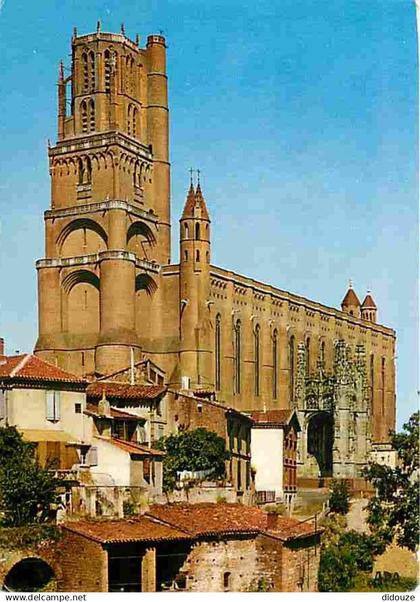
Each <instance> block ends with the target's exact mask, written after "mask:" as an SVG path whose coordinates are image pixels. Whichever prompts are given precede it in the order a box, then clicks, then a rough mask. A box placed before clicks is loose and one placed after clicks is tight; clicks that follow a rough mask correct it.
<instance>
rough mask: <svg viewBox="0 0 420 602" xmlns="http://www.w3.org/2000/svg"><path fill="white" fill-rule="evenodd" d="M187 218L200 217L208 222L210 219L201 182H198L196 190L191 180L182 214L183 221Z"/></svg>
mask: <svg viewBox="0 0 420 602" xmlns="http://www.w3.org/2000/svg"><path fill="white" fill-rule="evenodd" d="M185 219H199V220H204V221H206V222H209V221H210V217H209V212H208V209H207V205H206V201H205V199H204V197H203V193H202V191H201V186H200V182H198V184H197V188H196V189H195V190H194V184H193V181H192V180H191V183H190V188H189V190H188V194H187V198H186V201H185V205H184V210H183V212H182V216H181V221H182V220H185Z"/></svg>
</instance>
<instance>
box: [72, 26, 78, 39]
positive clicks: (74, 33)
mask: <svg viewBox="0 0 420 602" xmlns="http://www.w3.org/2000/svg"><path fill="white" fill-rule="evenodd" d="M75 38H77V27H73V40H74V39H75Z"/></svg>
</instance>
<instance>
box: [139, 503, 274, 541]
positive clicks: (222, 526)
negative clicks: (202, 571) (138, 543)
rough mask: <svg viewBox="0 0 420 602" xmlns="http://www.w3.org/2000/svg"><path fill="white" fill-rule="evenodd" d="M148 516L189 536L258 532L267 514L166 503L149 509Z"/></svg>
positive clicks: (249, 509) (224, 506) (233, 507)
mask: <svg viewBox="0 0 420 602" xmlns="http://www.w3.org/2000/svg"><path fill="white" fill-rule="evenodd" d="M147 515H148V516H151V517H154V518H157V519H159V520H162V521H163V522H165V523H167V524H170V525H173V526H175V527H177V528H178V529H183V530H185V531H188V532H190V533H191V535H195V536H196V537H198V536H204V535H214V534H219V535H220V534H229V533H255V534H257V533H259V532H261V531H262V530H264V529H265V527H266V520H267V519H266V513H265V512H263V511H262V510H260V509H259V508H253V507H249V506H243V505H242V504H193V505H187V504H166V505H164V506H158V505H155V506H151V508H150V510H149V512H148V513H147Z"/></svg>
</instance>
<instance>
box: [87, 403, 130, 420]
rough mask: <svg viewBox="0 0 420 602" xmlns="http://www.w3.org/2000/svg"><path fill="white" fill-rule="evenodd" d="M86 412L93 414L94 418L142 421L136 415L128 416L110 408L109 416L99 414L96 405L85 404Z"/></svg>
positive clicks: (126, 413)
mask: <svg viewBox="0 0 420 602" xmlns="http://www.w3.org/2000/svg"><path fill="white" fill-rule="evenodd" d="M86 412H87V413H88V414H93V415H94V416H98V417H105V418H116V419H117V420H118V419H120V420H136V421H138V420H142V418H140V416H137V415H136V414H129V413H128V412H124V411H123V410H120V409H118V408H112V407H111V408H110V409H109V415H107V414H101V413H100V412H99V409H98V406H97V404H96V403H87V404H86Z"/></svg>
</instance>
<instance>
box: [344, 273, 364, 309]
mask: <svg viewBox="0 0 420 602" xmlns="http://www.w3.org/2000/svg"><path fill="white" fill-rule="evenodd" d="M345 307H360V301H359V298H358V296H357V295H356V293H355V291H354V289H353V283H352V281H351V280H350V281H349V288H348V290H347V293H346V295H345V297H344V299H343V300H342V302H341V309H343V308H345Z"/></svg>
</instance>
